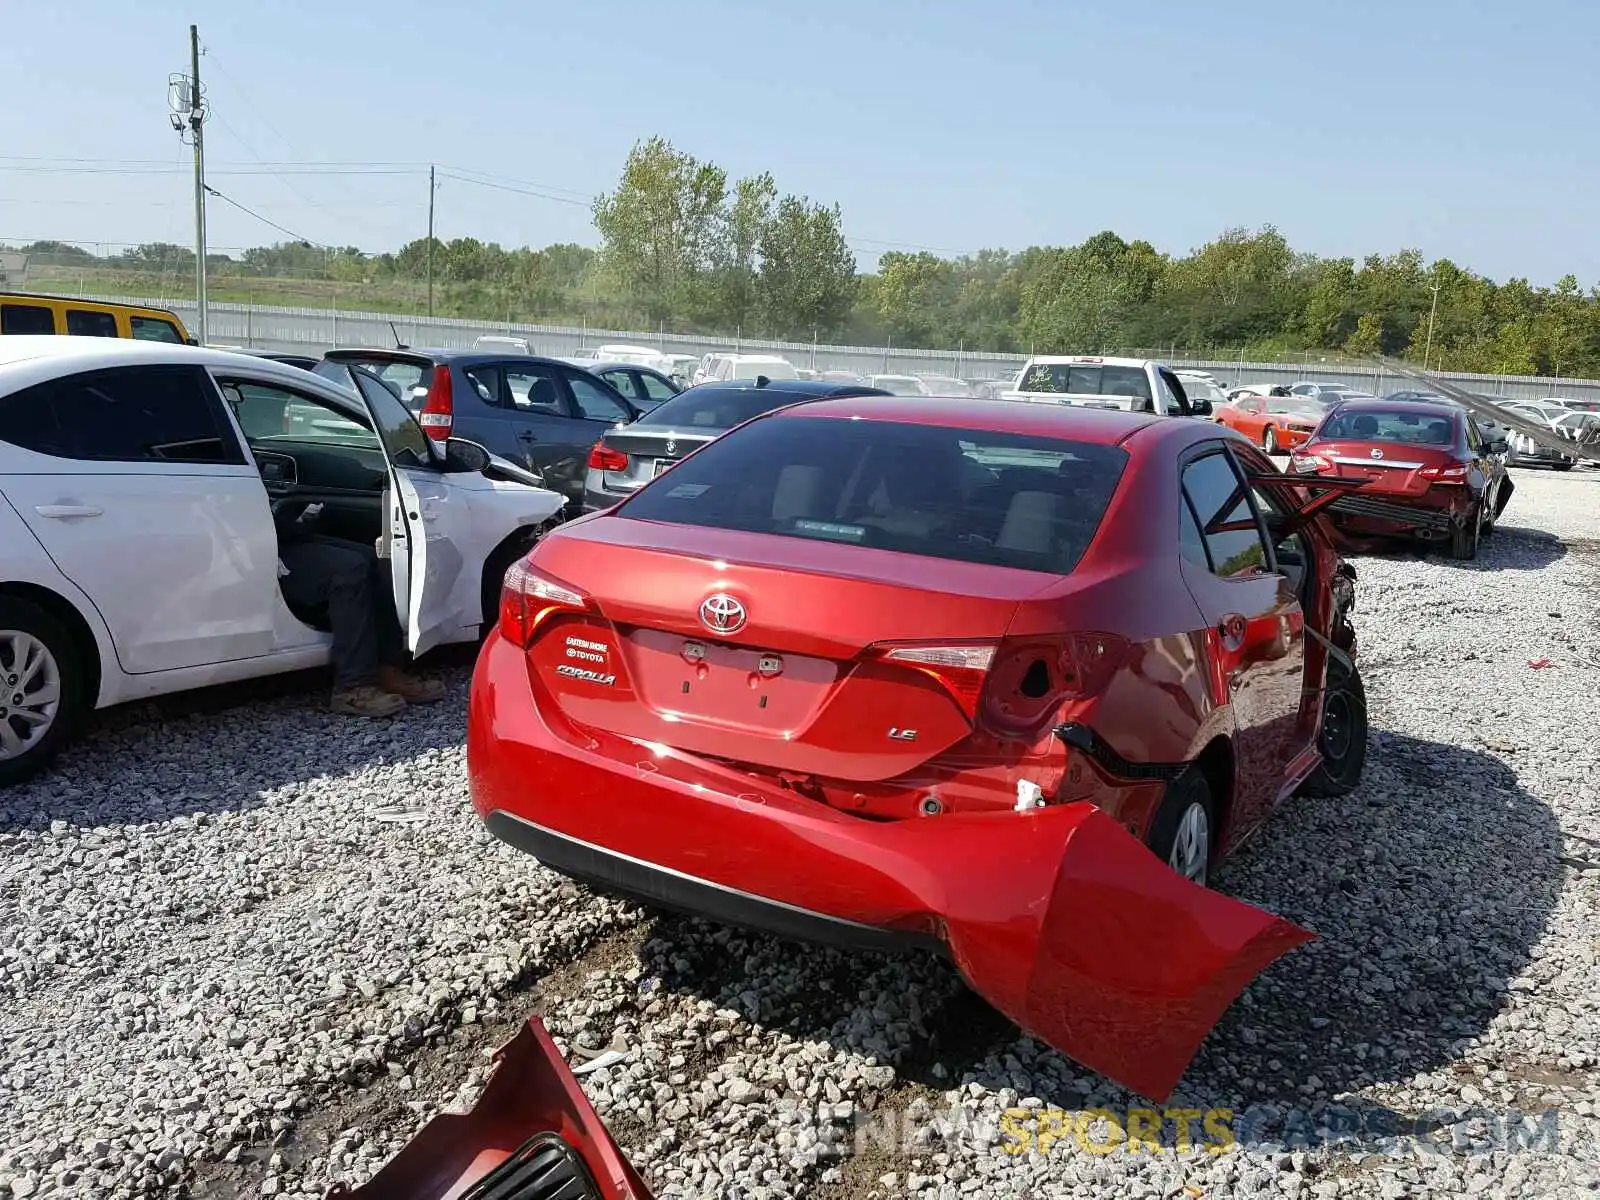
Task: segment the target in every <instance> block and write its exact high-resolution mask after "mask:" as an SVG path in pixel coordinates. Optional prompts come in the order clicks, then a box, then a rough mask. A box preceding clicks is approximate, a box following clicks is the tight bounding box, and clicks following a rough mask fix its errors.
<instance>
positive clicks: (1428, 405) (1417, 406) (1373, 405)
mask: <svg viewBox="0 0 1600 1200" xmlns="http://www.w3.org/2000/svg"><path fill="white" fill-rule="evenodd" d="M1441 407H1443V406H1442V405H1440V404H1438V403H1437V402H1435V401H1432V400H1380V399H1379V398H1378V397H1377V396H1360V397H1357V398H1356V399H1353V400H1346V401H1345V402H1344V403H1343V404H1340V405H1338V407H1337V411H1339V412H1393V413H1416V414H1417V415H1418V416H1438V415H1439V410H1440V408H1441ZM1448 411H1450V412H1451V413H1459V412H1461V411H1463V410H1461V409H1454V408H1452V409H1449V410H1448Z"/></svg>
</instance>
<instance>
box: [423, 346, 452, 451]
mask: <svg viewBox="0 0 1600 1200" xmlns="http://www.w3.org/2000/svg"><path fill="white" fill-rule="evenodd" d="M455 412H456V404H455V391H454V387H453V386H452V384H451V383H450V366H449V364H448V363H441V364H440V365H439V366H437V367H435V368H434V369H433V386H432V387H430V388H429V389H428V399H427V401H426V402H425V403H424V404H423V406H422V411H421V412H420V413H418V414H417V423H418V424H419V425H421V426H422V431H423V432H424V433H426V434H427V435H428V436H429V437H431V438H432V439H433V440H434V441H436V442H444V441H449V439H450V430H451V427H452V426H454V425H455V419H456V417H455Z"/></svg>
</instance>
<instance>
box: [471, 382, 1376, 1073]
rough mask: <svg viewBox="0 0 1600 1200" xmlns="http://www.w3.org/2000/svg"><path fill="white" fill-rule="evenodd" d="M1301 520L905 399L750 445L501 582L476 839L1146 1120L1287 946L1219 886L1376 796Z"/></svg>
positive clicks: (1149, 445)
mask: <svg viewBox="0 0 1600 1200" xmlns="http://www.w3.org/2000/svg"><path fill="white" fill-rule="evenodd" d="M1313 507H1315V503H1314V502H1309V501H1308V493H1307V491H1306V489H1305V488H1304V487H1303V486H1302V482H1301V481H1297V480H1296V479H1295V477H1292V476H1287V475H1284V474H1283V473H1281V472H1279V471H1278V470H1277V469H1276V468H1275V467H1274V466H1273V465H1272V464H1271V462H1270V461H1269V460H1268V459H1267V458H1266V457H1265V456H1264V455H1262V454H1261V452H1260V451H1259V450H1257V449H1256V448H1254V447H1253V446H1251V445H1249V444H1248V443H1247V442H1245V441H1244V440H1243V439H1242V438H1240V437H1239V436H1237V435H1235V434H1230V433H1228V432H1226V431H1224V430H1221V429H1219V428H1218V427H1217V426H1215V425H1213V424H1211V423H1209V422H1197V421H1174V420H1171V419H1167V418H1162V417H1155V416H1150V415H1143V414H1122V413H1111V412H1099V411H1092V410H1084V409H1073V408H1065V407H1061V408H1058V407H1055V406H1042V405H1034V404H1026V403H1010V402H996V401H987V400H986V401H971V400H963V401H957V400H943V399H934V398H927V399H924V398H915V397H896V398H894V399H878V398H872V397H864V398H852V399H846V400H823V401H815V402H811V403H805V404H798V405H794V406H792V407H788V408H785V409H781V410H779V411H777V412H774V413H771V414H768V415H766V416H762V417H758V418H757V419H755V420H753V421H750V422H748V423H747V424H745V425H743V426H740V427H739V428H737V429H735V430H733V431H732V432H730V433H728V434H726V435H725V436H724V437H722V438H720V439H719V440H717V441H714V442H711V443H709V444H708V445H706V446H705V447H704V448H703V449H700V450H698V451H696V452H695V453H694V454H693V455H691V456H690V457H688V458H686V459H684V460H682V461H681V462H680V463H679V464H678V465H676V466H675V467H673V469H672V470H671V471H670V472H668V473H666V474H665V475H663V476H662V477H661V478H660V479H658V480H657V481H655V482H653V483H651V484H649V485H647V486H646V487H644V488H643V489H641V490H640V491H639V492H637V493H635V494H634V495H633V496H632V497H631V498H630V499H627V500H625V501H623V502H622V503H621V504H620V505H618V506H617V507H615V508H613V509H610V510H608V511H606V512H602V513H597V514H595V515H593V516H591V517H587V518H584V519H582V520H579V521H575V522H572V523H570V524H567V525H564V526H562V527H561V528H560V529H558V530H556V531H555V532H554V533H552V534H550V535H549V536H547V537H546V538H545V539H544V540H543V541H542V542H540V543H539V545H538V546H537V547H536V548H535V549H534V551H533V552H532V554H531V555H530V556H529V557H528V559H527V560H526V561H525V562H524V563H523V564H521V565H519V566H517V567H513V568H512V570H511V571H510V572H509V573H508V575H507V577H506V586H505V592H504V596H503V603H502V609H501V617H500V623H499V628H498V629H497V630H496V631H495V632H494V633H493V634H492V635H491V636H490V638H489V639H488V641H487V643H486V644H485V646H484V649H483V652H482V655H481V657H480V659H479V662H478V667H477V673H476V677H475V679H474V681H473V689H472V709H471V720H470V725H469V734H468V759H469V767H470V774H471V781H472V793H473V799H474V802H475V804H476V806H477V808H478V811H479V812H480V814H481V815H482V817H483V819H484V821H485V823H486V825H487V826H488V828H489V829H490V830H491V831H492V832H493V833H494V834H495V835H496V836H498V837H500V838H502V839H503V840H505V841H507V842H509V843H511V844H513V845H516V846H519V847H521V848H523V849H525V850H527V851H528V852H529V853H531V854H534V855H536V856H537V857H538V858H539V859H540V860H541V861H542V862H544V863H545V864H546V865H548V866H550V867H553V868H555V869H556V870H558V871H561V872H564V873H566V874H568V875H570V876H573V877H575V878H578V879H581V880H585V881H587V882H590V883H594V884H596V885H598V886H601V887H604V888H607V889H610V890H613V891H619V892H622V893H625V894H628V895H632V896H634V897H637V898H640V899H643V900H645V901H647V902H650V903H653V904H659V905H664V906H668V907H674V908H679V909H684V910H688V911H691V912H696V913H701V914H704V915H707V916H710V917H714V918H718V919H722V920H726V921H729V922H734V923H739V924H745V925H750V926H755V927H760V928H765V929H769V930H772V931H775V932H778V933H781V934H785V935H792V936H798V937H806V938H816V939H825V940H829V941H834V942H843V943H848V944H851V945H856V946H862V947H872V948H878V949H886V948H907V947H925V948H929V949H934V950H937V951H939V952H942V953H945V954H948V955H949V956H950V957H951V958H952V959H953V961H954V962H955V964H956V965H957V966H958V968H959V969H960V970H961V972H962V974H963V975H964V976H965V977H966V978H967V980H968V981H969V982H970V983H971V984H972V986H973V987H974V988H975V989H976V990H977V991H978V992H979V993H981V994H982V995H983V996H984V997H986V998H987V999H988V1000H989V1001H990V1002H991V1003H992V1004H994V1005H995V1006H996V1007H997V1008H999V1009H1000V1010H1001V1011H1003V1012H1005V1013H1006V1014H1007V1015H1009V1016H1010V1017H1012V1018H1013V1019H1014V1020H1016V1021H1017V1022H1018V1023H1019V1024H1020V1025H1022V1026H1023V1027H1024V1028H1026V1029H1028V1030H1030V1031H1032V1032H1034V1033H1035V1034H1037V1035H1039V1036H1040V1037H1042V1038H1044V1039H1045V1040H1047V1041H1049V1042H1051V1043H1052V1044H1053V1045H1055V1046H1056V1047H1057V1048H1059V1049H1061V1050H1062V1051H1064V1052H1065V1053H1068V1054H1070V1055H1072V1056H1073V1057H1074V1058H1076V1059H1078V1060H1079V1061H1080V1062H1083V1063H1085V1064H1087V1065H1089V1066H1091V1067H1093V1068H1095V1069H1097V1070H1099V1071H1101V1072H1103V1073H1104V1074H1105V1075H1107V1076H1109V1077H1111V1078H1113V1079H1116V1080H1118V1081H1120V1082H1122V1083H1124V1084H1126V1085H1128V1086H1129V1087H1132V1088H1134V1089H1135V1090H1138V1091H1140V1092H1143V1093H1144V1094H1146V1095H1148V1096H1151V1097H1152V1098H1156V1099H1164V1098H1165V1097H1166V1096H1167V1095H1168V1094H1169V1093H1170V1091H1171V1090H1172V1088H1173V1086H1174V1085H1175V1084H1176V1082H1177V1080H1178V1078H1179V1077H1180V1076H1181V1075H1182V1073H1183V1071H1184V1069H1185V1067H1186V1066H1187V1064H1188V1062H1189V1060H1190V1058H1191V1057H1192V1056H1193V1054H1194V1052H1195V1050H1196V1049H1197V1048H1198V1046H1199V1043H1200V1041H1201V1040H1202V1039H1203V1038H1204V1036H1205V1035H1206V1033H1207V1032H1208V1030H1209V1029H1210V1028H1211V1026H1212V1025H1213V1024H1214V1023H1215V1021H1216V1020H1217V1018H1218V1017H1219V1016H1220V1015H1221V1013H1222V1011H1223V1010H1224V1009H1225V1008H1226V1007H1227V1006H1228V1004H1229V1003H1230V1002H1231V1001H1232V1000H1233V998H1234V996H1236V995H1237V994H1238V992H1239V991H1240V990H1241V989H1242V988H1243V987H1244V986H1245V985H1246V984H1247V983H1248V982H1249V981H1250V979H1251V978H1253V977H1254V975H1255V974H1256V973H1257V972H1258V971H1259V970H1261V969H1262V968H1263V967H1264V966H1265V965H1266V964H1267V963H1269V962H1271V961H1272V960H1273V959H1274V958H1276V957H1277V956H1278V955H1280V954H1282V953H1284V952H1285V951H1287V950H1288V949H1289V948H1291V947H1292V946H1294V945H1296V944H1298V943H1299V942H1300V941H1302V940H1304V939H1305V938H1306V937H1307V936H1308V935H1307V934H1305V932H1304V931H1302V930H1300V929H1299V928H1298V927H1296V926H1294V925H1292V924H1290V923H1288V922H1286V921H1283V920H1280V919H1279V918H1276V917H1274V916H1272V915H1270V914H1268V913H1265V912H1262V911H1261V910H1259V909H1256V908H1253V907H1251V906H1248V905H1245V904H1242V903H1240V902H1238V901H1235V900H1232V899H1229V898H1227V897H1225V896H1222V895H1220V894H1218V893H1217V892H1214V891H1210V890H1208V889H1206V888H1205V887H1204V886H1201V885H1202V884H1203V883H1204V881H1205V879H1206V877H1207V873H1208V872H1209V871H1210V870H1211V869H1212V868H1213V867H1214V866H1215V865H1216V863H1217V862H1218V861H1219V860H1220V859H1221V858H1222V857H1223V855H1225V854H1226V853H1228V852H1229V851H1231V850H1232V849H1233V848H1235V847H1236V846H1238V845H1239V843H1240V842H1242V841H1243V840H1244V839H1245V838H1246V837H1247V836H1248V835H1249V834H1250V833H1251V832H1252V830H1254V829H1255V828H1256V827H1257V826H1258V825H1259V824H1260V822H1261V821H1262V820H1263V819H1264V818H1265V817H1266V816H1267V815H1268V814H1269V813H1271V812H1272V811H1273V809H1274V808H1275V807H1276V806H1277V805H1278V804H1280V803H1281V802H1283V801H1284V800H1285V799H1287V798H1288V797H1290V796H1291V795H1293V794H1294V793H1295V792H1296V791H1297V790H1306V791H1310V792H1312V793H1319V794H1332V793H1337V792H1342V791H1345V790H1348V789H1349V788H1351V787H1353V786H1354V785H1355V783H1356V781H1357V780H1358V778H1359V776H1360V773H1361V769H1362V764H1363V762H1364V759H1365V752H1366V707H1365V701H1364V698H1363V693H1362V688H1361V680H1360V676H1359V675H1358V674H1357V673H1356V670H1355V664H1354V661H1353V659H1352V657H1351V654H1352V653H1353V650H1354V634H1353V632H1352V630H1351V628H1350V626H1349V624H1348V621H1347V613H1348V610H1349V607H1350V605H1351V602H1352V595H1353V585H1352V579H1353V576H1354V572H1353V571H1352V570H1351V569H1350V568H1349V567H1347V566H1345V565H1344V564H1342V563H1341V561H1340V560H1339V558H1338V556H1337V555H1336V553H1335V552H1334V550H1333V547H1332V545H1331V543H1330V542H1329V540H1328V537H1327V534H1326V532H1325V531H1324V530H1323V529H1322V528H1320V527H1319V525H1318V523H1317V522H1316V521H1315V520H1313V519H1311V518H1309V517H1308V516H1307V515H1306V514H1307V513H1308V512H1309V511H1310V510H1311V508H1313ZM1152 850H1153V851H1154V853H1151V851H1152Z"/></svg>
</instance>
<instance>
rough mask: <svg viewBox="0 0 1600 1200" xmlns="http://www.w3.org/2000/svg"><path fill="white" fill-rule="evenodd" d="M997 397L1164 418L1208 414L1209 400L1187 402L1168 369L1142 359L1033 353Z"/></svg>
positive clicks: (1175, 377)
mask: <svg viewBox="0 0 1600 1200" xmlns="http://www.w3.org/2000/svg"><path fill="white" fill-rule="evenodd" d="M1002 399H1005V400H1030V401H1033V402H1035V403H1038V404H1071V405H1074V406H1076V407H1079V408H1109V409H1116V410H1120V411H1122V412H1155V413H1164V414H1166V415H1167V416H1170V417H1209V416H1210V415H1211V401H1210V400H1208V399H1205V398H1203V397H1199V396H1197V397H1195V398H1194V399H1193V400H1191V399H1190V398H1189V397H1188V396H1187V395H1186V394H1185V393H1184V390H1183V383H1182V382H1181V381H1180V380H1179V379H1178V377H1177V375H1176V374H1174V373H1173V370H1172V368H1171V367H1168V366H1166V365H1165V364H1164V363H1158V362H1152V361H1151V360H1149V359H1142V358H1101V357H1093V356H1090V355H1085V354H1072V355H1039V356H1036V357H1034V358H1030V359H1029V360H1028V361H1027V363H1025V364H1024V365H1023V368H1022V371H1021V372H1020V373H1019V374H1018V375H1017V381H1016V383H1015V384H1014V385H1013V387H1012V389H1011V390H1010V391H1008V392H1005V393H1004V394H1003V396H1002Z"/></svg>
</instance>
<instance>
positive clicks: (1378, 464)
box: [1290, 400, 1516, 559]
mask: <svg viewBox="0 0 1600 1200" xmlns="http://www.w3.org/2000/svg"><path fill="white" fill-rule="evenodd" d="M1507 449H1508V447H1507V444H1506V442H1505V441H1504V439H1500V438H1496V439H1493V440H1486V439H1485V438H1484V436H1483V434H1482V432H1481V431H1480V430H1479V429H1478V427H1477V425H1476V424H1475V423H1474V422H1473V421H1471V420H1469V419H1468V414H1467V412H1466V411H1465V410H1464V409H1461V408H1457V407H1454V406H1451V405H1448V404H1445V403H1443V402H1437V403H1429V402H1426V401H1403V400H1370V401H1361V400H1352V401H1347V402H1346V403H1344V404H1341V405H1340V406H1339V407H1338V408H1337V409H1335V410H1334V411H1333V412H1332V413H1331V414H1330V415H1329V416H1328V418H1327V419H1326V420H1325V421H1324V422H1323V424H1322V425H1321V426H1320V427H1319V428H1318V429H1317V432H1316V434H1315V435H1314V436H1313V437H1312V438H1311V440H1310V441H1309V442H1307V443H1306V444H1305V445H1304V446H1302V447H1301V448H1300V449H1299V450H1297V451H1296V452H1295V455H1294V458H1293V460H1292V462H1291V464H1290V465H1291V467H1292V469H1293V470H1294V471H1296V472H1299V473H1302V474H1305V475H1316V476H1317V477H1318V478H1320V479H1339V480H1351V481H1356V482H1359V483H1361V484H1362V485H1363V486H1362V487H1361V488H1360V489H1359V490H1357V491H1350V492H1346V493H1345V494H1342V495H1340V496H1338V497H1337V498H1334V499H1333V501H1332V503H1331V504H1330V505H1328V506H1327V513H1328V516H1329V518H1330V519H1331V520H1332V522H1333V523H1334V525H1335V527H1336V528H1337V529H1338V530H1339V531H1340V532H1341V533H1343V534H1345V535H1346V536H1349V537H1354V538H1395V537H1405V538H1417V539H1420V540H1422V541H1427V542H1446V543H1448V544H1449V549H1450V554H1451V556H1452V557H1454V558H1461V559H1470V558H1476V557H1477V555H1478V540H1479V538H1481V537H1486V536H1488V535H1490V534H1492V533H1493V532H1494V524H1495V521H1496V520H1498V519H1499V517H1500V514H1501V513H1502V512H1504V511H1505V507H1506V504H1507V503H1508V502H1509V501H1510V500H1511V493H1512V492H1513V491H1514V490H1515V488H1516V484H1514V483H1513V482H1512V481H1511V476H1510V475H1509V474H1508V473H1507V471H1506V467H1505V455H1506V451H1507Z"/></svg>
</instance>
